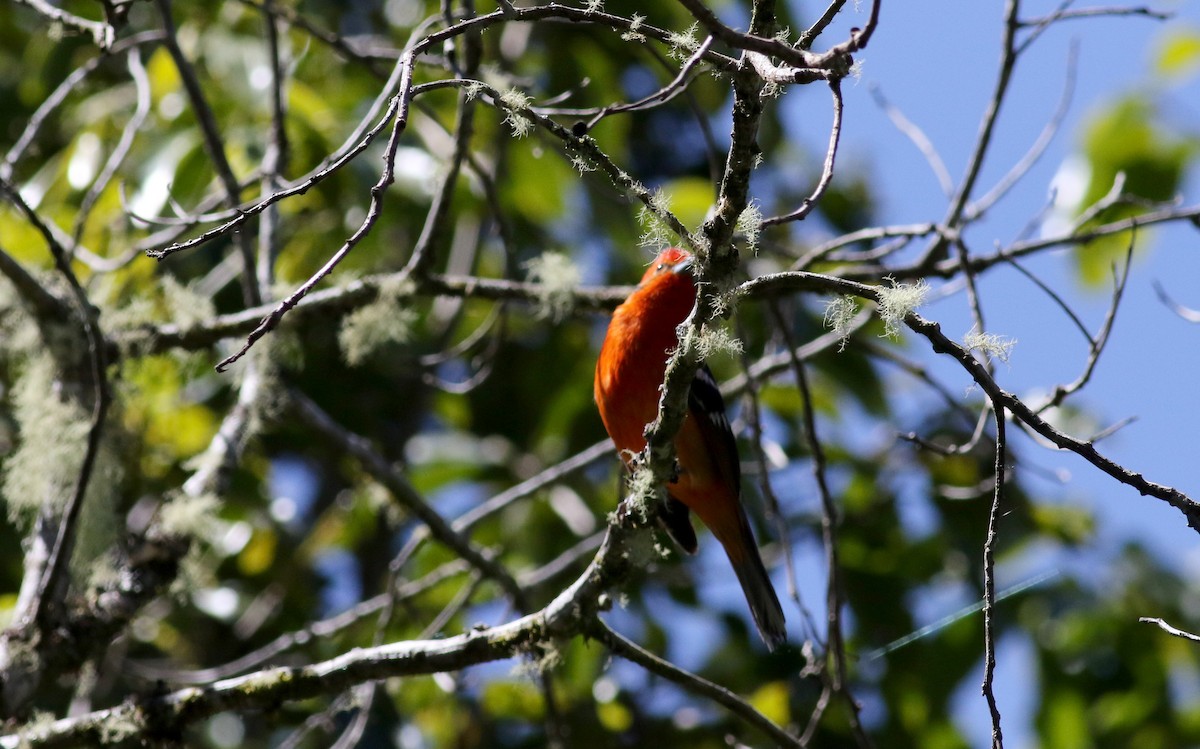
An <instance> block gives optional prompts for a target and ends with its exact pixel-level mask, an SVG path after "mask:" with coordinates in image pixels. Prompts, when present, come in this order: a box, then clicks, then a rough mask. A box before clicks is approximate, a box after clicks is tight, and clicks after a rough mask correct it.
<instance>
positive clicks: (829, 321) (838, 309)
mask: <svg viewBox="0 0 1200 749" xmlns="http://www.w3.org/2000/svg"><path fill="white" fill-rule="evenodd" d="M857 314H858V300H857V299H855V298H854V297H852V296H850V295H849V294H842V295H841V296H836V297H834V298H833V299H830V300H829V301H828V302H826V303H825V327H827V328H831V329H832V330H833V334H834V335H836V336H837V337H838V339H839V340H840V341H841V343H840V345H838V351H845V350H846V342H847V341H849V340H850V328H851V326H852V325H853V323H854V316H855V315H857Z"/></svg>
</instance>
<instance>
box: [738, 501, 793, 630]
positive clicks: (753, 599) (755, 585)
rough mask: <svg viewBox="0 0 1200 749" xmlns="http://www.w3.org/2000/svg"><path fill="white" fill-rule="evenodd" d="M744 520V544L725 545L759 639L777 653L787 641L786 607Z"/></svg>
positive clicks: (742, 542) (743, 519)
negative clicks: (780, 602)
mask: <svg viewBox="0 0 1200 749" xmlns="http://www.w3.org/2000/svg"><path fill="white" fill-rule="evenodd" d="M741 521H742V522H741V526H742V528H741V531H742V533H741V534H740V535H741V536H742V538H741V539H740V541H741V543H739V544H736V545H735V544H729V543H723V544H722V546H724V547H725V553H726V554H727V555H728V556H729V562H730V563H731V564H732V565H733V571H734V572H735V573H736V574H737V579H738V582H739V583H741V585H742V592H743V593H745V595H746V602H747V603H748V604H750V614H751V615H752V616H753V617H754V625H755V626H756V627H757V628H758V635H759V637H762V639H763V642H765V643H766V644H767V648H768V649H769V650H775V649H776V648H777V647H779V646H780V645H782V644H783V643H784V642H785V641H786V640H787V628H786V623H785V620H784V617H783V607H781V606H780V605H779V596H777V595H776V594H775V586H773V585H772V584H771V578H770V576H768V575H767V568H766V566H764V565H763V561H762V557H761V556H760V555H759V553H758V542H757V541H755V540H754V533H753V531H751V530H750V523H749V521H748V519H747V518H746V517H745V514H744V513H743V514H742V518H741Z"/></svg>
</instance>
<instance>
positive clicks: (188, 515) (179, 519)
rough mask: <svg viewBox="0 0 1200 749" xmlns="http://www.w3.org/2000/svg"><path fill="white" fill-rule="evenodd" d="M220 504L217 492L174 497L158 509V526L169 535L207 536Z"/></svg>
mask: <svg viewBox="0 0 1200 749" xmlns="http://www.w3.org/2000/svg"><path fill="white" fill-rule="evenodd" d="M220 506H221V502H220V500H219V499H218V498H217V496H216V495H215V494H200V495H197V496H195V497H192V496H188V495H186V494H182V495H178V496H175V497H172V498H171V499H170V500H169V501H167V502H164V503H163V504H162V506H161V507H160V508H159V510H158V527H159V529H160V530H161V531H162V532H163V533H164V534H166V535H169V536H188V537H191V536H198V537H204V536H207V535H208V532H209V530H211V528H212V526H213V524H214V522H215V518H216V517H217V509H218V508H219V507H220Z"/></svg>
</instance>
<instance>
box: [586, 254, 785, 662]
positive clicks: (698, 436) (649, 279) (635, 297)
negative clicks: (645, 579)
mask: <svg viewBox="0 0 1200 749" xmlns="http://www.w3.org/2000/svg"><path fill="white" fill-rule="evenodd" d="M693 266H694V259H693V257H692V255H691V254H690V253H688V252H687V251H686V250H682V249H679V248H675V247H672V248H669V249H666V250H664V251H662V252H661V253H660V254H659V255H658V257H656V258H655V260H654V262H653V263H652V264H651V265H650V267H649V268H647V270H646V272H645V274H644V275H643V276H642V280H641V282H640V283H639V284H638V285H637V288H635V289H634V290H633V292H632V293H631V294H630V295H629V297H628V298H627V299H626V300H625V301H624V302H622V303H621V305H620V306H618V307H617V308H616V310H615V311H614V312H613V317H612V320H611V322H610V323H609V326H608V331H607V333H606V334H605V336H604V343H603V344H602V345H601V347H600V356H599V359H598V360H597V362H596V377H595V393H594V394H595V399H596V406H597V409H598V410H599V411H600V419H601V421H603V422H604V428H605V430H607V431H608V434H609V436H610V437H611V438H612V441H613V444H614V445H616V448H617V452H618V453H619V454H620V455H621V459H622V461H623V462H624V463H625V466H626V468H627V469H629V470H632V469H633V468H634V463H635V461H636V460H637V456H638V455H639V454H640V453H641V452H642V450H643V449H644V448H645V447H646V437H645V434H644V430H645V428H646V425H647V424H649V423H651V422H652V421H654V419H655V417H656V416H657V414H658V400H659V394H660V392H661V389H662V384H663V379H664V375H665V373H666V367H667V361H668V359H669V358H670V355H671V352H672V351H673V350H674V349H675V348H676V347H677V346H678V338H677V335H676V332H675V329H676V328H677V327H678V326H679V324H680V323H682V322H683V321H684V320H685V319H687V317H688V315H689V314H690V313H691V310H692V307H693V306H694V305H695V303H696V280H695V277H694V276H693V273H692V270H693ZM674 444H675V455H676V468H677V470H676V474H677V475H676V476H675V477H673V478H672V480H671V481H670V483H669V484H668V486H667V495H668V496H667V500H666V503H665V505H663V506H662V507H661V508H660V509H659V511H658V514H657V520H658V522H659V524H660V525H661V526H662V527H663V529H664V530H665V531H666V532H667V534H668V535H669V536H670V537H671V538H672V539H673V540H674V541H675V543H676V544H678V545H679V547H680V548H681V549H683V550H684V551H685V552H687V553H688V554H695V553H696V550H697V548H698V541H697V538H696V531H695V529H694V528H693V527H692V522H691V513H693V512H694V513H696V515H697V516H698V517H699V518H700V520H701V522H703V523H704V525H705V526H707V527H708V529H709V530H711V531H712V533H713V535H714V536H716V538H717V541H719V542H720V544H721V546H722V547H723V548H724V549H725V554H726V556H728V557H729V562H730V563H731V564H732V565H733V571H734V573H735V574H736V575H737V579H738V582H739V583H740V584H741V587H742V591H743V592H744V593H745V596H746V602H747V603H748V604H749V605H750V613H751V615H752V616H753V618H754V624H755V626H756V628H757V629H758V633H759V636H760V637H762V640H763V642H764V643H766V645H767V647H768V649H770V650H775V649H776V648H777V647H779V646H780V645H781V644H783V643H784V642H785V640H786V631H785V621H784V616H783V609H782V608H781V607H780V605H779V598H778V596H776V594H775V588H774V586H772V584H771V579H770V577H769V576H768V575H767V569H766V567H765V566H764V565H763V561H762V556H761V555H760V554H759V551H758V543H757V541H756V540H755V538H754V531H753V530H752V529H751V527H750V520H749V518H748V517H747V516H746V510H745V508H743V506H742V503H741V498H740V497H741V467H740V465H739V460H738V452H737V441H736V440H735V438H734V435H733V430H732V428H731V427H730V424H729V418H728V417H727V416H726V413H725V400H724V398H722V397H721V391H720V389H719V387H718V386H717V381H716V379H715V378H714V377H713V374H712V372H711V371H710V370H709V368H708V366H707V365H703V364H702V365H701V366H700V367H699V369H698V370H697V371H696V376H695V378H694V379H693V380H692V383H691V386H690V388H689V390H688V404H687V415H686V416H685V418H684V421H683V426H682V427H680V429H679V432H678V434H676V435H675V440H674Z"/></svg>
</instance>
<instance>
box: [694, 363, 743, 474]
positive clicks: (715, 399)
mask: <svg viewBox="0 0 1200 749" xmlns="http://www.w3.org/2000/svg"><path fill="white" fill-rule="evenodd" d="M688 410H689V411H691V412H692V413H693V414H695V415H696V416H697V417H698V418H699V419H700V421H701V424H700V432H701V433H702V434H703V435H704V441H705V442H707V443H708V448H709V450H710V451H711V453H712V455H713V456H714V457H715V458H716V459H717V460H718V461H719V463H720V465H721V468H722V470H723V471H725V473H726V476H727V477H728V478H729V480H730V482H731V483H732V485H733V486H734V488H735V490H736V491H738V493H740V490H741V486H742V466H741V464H740V463H739V461H738V452H737V440H736V439H734V436H733V429H732V428H731V427H730V426H729V417H728V416H727V415H726V414H725V399H724V398H722V397H721V389H720V387H718V386H717V378H715V377H713V373H712V370H710V369H709V368H708V365H707V364H701V365H700V368H699V369H697V370H696V377H695V379H693V380H692V387H691V390H689V391H688Z"/></svg>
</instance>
